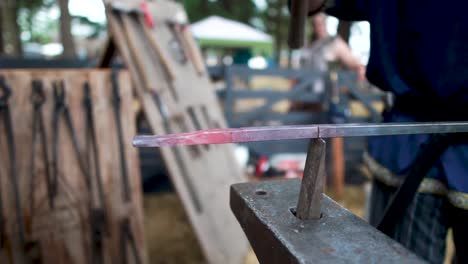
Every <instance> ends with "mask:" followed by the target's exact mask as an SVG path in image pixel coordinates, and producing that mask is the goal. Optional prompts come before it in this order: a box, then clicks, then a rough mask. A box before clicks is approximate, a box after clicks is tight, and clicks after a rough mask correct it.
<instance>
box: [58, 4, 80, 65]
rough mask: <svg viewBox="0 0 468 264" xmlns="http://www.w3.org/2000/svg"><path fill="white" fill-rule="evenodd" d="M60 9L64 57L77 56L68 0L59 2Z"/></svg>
mask: <svg viewBox="0 0 468 264" xmlns="http://www.w3.org/2000/svg"><path fill="white" fill-rule="evenodd" d="M57 1H58V4H59V7H60V22H59V23H60V39H61V41H62V46H63V53H62V56H63V57H67V58H74V57H75V56H76V48H75V41H74V40H73V35H72V33H71V16H70V12H69V10H68V0H57Z"/></svg>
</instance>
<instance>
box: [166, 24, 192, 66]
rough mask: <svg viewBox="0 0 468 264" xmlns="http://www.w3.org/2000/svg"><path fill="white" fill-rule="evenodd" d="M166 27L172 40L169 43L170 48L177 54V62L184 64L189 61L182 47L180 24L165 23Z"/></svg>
mask: <svg viewBox="0 0 468 264" xmlns="http://www.w3.org/2000/svg"><path fill="white" fill-rule="evenodd" d="M167 26H168V27H169V30H170V31H171V33H172V36H173V40H172V42H171V43H170V44H171V46H172V48H173V49H174V50H175V51H176V52H177V55H178V57H177V60H178V61H179V62H180V63H182V64H186V63H187V62H188V59H189V54H187V50H186V48H185V45H184V39H183V37H182V35H181V30H180V28H181V27H180V24H179V23H177V22H174V21H167Z"/></svg>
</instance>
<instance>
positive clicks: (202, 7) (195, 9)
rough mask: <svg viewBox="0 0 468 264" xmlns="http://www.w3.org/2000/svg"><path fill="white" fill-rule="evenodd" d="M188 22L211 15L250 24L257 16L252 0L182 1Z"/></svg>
mask: <svg viewBox="0 0 468 264" xmlns="http://www.w3.org/2000/svg"><path fill="white" fill-rule="evenodd" d="M182 3H183V5H184V7H185V9H186V10H187V14H188V17H189V19H190V21H192V22H195V21H198V20H201V19H203V18H206V17H208V16H212V15H218V16H222V17H225V18H229V19H232V20H236V21H240V22H243V23H247V24H250V23H251V20H252V18H254V17H255V16H256V15H257V7H256V5H255V4H254V2H253V1H252V0H237V1H232V0H183V1H182Z"/></svg>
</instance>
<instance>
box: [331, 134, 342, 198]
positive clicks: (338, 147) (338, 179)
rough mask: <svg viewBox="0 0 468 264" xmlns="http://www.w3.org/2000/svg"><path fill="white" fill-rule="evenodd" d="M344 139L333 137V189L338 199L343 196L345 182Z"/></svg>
mask: <svg viewBox="0 0 468 264" xmlns="http://www.w3.org/2000/svg"><path fill="white" fill-rule="evenodd" d="M343 150H344V139H343V138H332V139H331V157H332V161H333V162H332V178H333V189H334V191H335V192H336V196H337V198H338V199H341V198H342V197H343V193H344V184H345V158H344V152H343Z"/></svg>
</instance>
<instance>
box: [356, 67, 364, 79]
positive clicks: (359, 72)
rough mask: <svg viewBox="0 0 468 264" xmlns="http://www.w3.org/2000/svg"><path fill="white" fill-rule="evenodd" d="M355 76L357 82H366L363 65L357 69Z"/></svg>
mask: <svg viewBox="0 0 468 264" xmlns="http://www.w3.org/2000/svg"><path fill="white" fill-rule="evenodd" d="M356 75H357V80H358V82H364V81H366V67H365V66H363V65H361V66H360V67H357V69H356Z"/></svg>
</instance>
